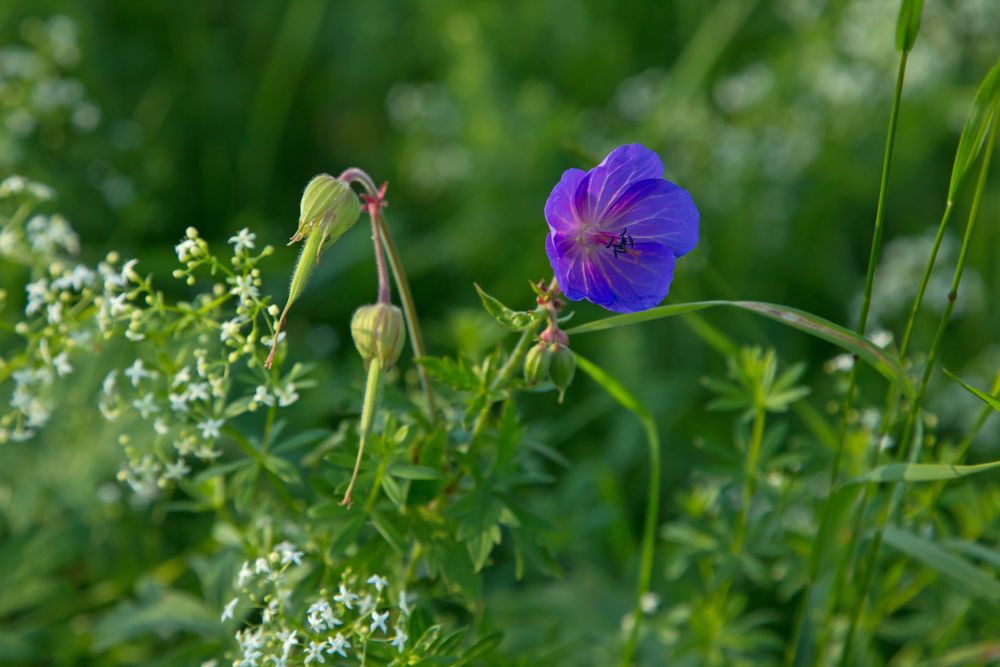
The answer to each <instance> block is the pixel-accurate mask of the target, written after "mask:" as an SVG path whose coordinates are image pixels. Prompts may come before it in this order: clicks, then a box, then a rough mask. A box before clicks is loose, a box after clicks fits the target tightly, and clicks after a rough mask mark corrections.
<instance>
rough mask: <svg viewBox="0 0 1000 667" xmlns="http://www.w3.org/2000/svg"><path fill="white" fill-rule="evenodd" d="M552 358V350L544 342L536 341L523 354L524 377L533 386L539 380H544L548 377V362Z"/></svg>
mask: <svg viewBox="0 0 1000 667" xmlns="http://www.w3.org/2000/svg"><path fill="white" fill-rule="evenodd" d="M551 359H552V352H551V350H549V346H548V345H546V344H545V343H538V344H537V345H535V346H534V347H533V348H531V349H530V350H528V353H527V354H526V355H524V379H525V381H526V382H527V383H528V384H529V385H531V386H535V385H536V384H538V383H540V382H545V380H547V379H548V377H549V363H550V361H551Z"/></svg>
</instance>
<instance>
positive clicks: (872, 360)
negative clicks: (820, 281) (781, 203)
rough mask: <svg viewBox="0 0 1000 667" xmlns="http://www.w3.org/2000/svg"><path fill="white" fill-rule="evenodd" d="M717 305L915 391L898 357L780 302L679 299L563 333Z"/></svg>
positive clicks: (908, 392) (907, 392) (909, 391)
mask: <svg viewBox="0 0 1000 667" xmlns="http://www.w3.org/2000/svg"><path fill="white" fill-rule="evenodd" d="M716 306H728V307H730V308H740V309H742V310H748V311H750V312H753V313H757V314H758V315H763V316H764V317H767V318H769V319H772V320H774V321H776V322H780V323H782V324H785V325H788V326H790V327H792V328H794V329H798V330H799V331H804V332H806V333H808V334H812V335H813V336H816V337H817V338H821V339H822V340H825V341H827V342H828V343H833V344H834V345H836V346H838V347H840V348H842V349H844V350H847V351H848V352H852V353H854V354H856V355H858V357H859V358H861V359H863V360H864V361H865V362H866V363H868V364H869V365H870V366H871V367H872V368H874V369H875V370H876V371H878V372H879V373H881V374H882V375H883V376H885V378H886V379H888V380H889V381H890V382H892V383H894V384H895V385H896V386H898V387H899V389H900V390H901V391H902V392H903V394H905V395H906V396H908V397H910V398H912V397H913V396H914V395H915V394H916V392H915V390H914V388H913V382H912V381H911V380H910V377H909V376H908V375H907V374H906V371H904V370H903V367H902V366H900V364H899V361H898V360H897V359H895V358H893V357H892V356H891V355H889V354H888V353H887V352H886V351H885V350H883V349H882V348H880V347H879V346H877V345H875V344H874V343H872V342H871V341H870V340H868V339H867V338H865V337H863V336H859V335H858V334H856V333H854V332H853V331H851V330H850V329H845V328H844V327H842V326H840V325H839V324H834V323H833V322H831V321H829V320H827V319H824V318H822V317H820V316H818V315H813V314H812V313H807V312H806V311H804V310H799V309H798V308H791V307H789V306H780V305H777V304H773V303H762V302H760V301H696V302H692V303H680V304H675V305H672V306H659V307H657V308H650V309H649V310H644V311H642V312H641V313H628V314H625V315H613V316H611V317H606V318H604V319H600V320H596V321H594V322H587V323H586V324H581V325H580V326H577V327H573V328H572V329H570V330H568V331H567V332H566V333H568V334H570V335H573V334H581V333H590V332H592V331H603V330H604V329H614V328H616V327H622V326H626V325H629V324H638V323H640V322H648V321H650V320H658V319H662V318H665V317H673V316H674V315H681V314H683V313H690V312H692V311H696V310H702V309H704V308H713V307H716Z"/></svg>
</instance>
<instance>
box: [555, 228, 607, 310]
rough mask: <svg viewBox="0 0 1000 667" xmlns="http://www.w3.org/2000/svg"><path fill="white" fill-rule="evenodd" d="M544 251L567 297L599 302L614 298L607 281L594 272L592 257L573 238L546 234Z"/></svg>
mask: <svg viewBox="0 0 1000 667" xmlns="http://www.w3.org/2000/svg"><path fill="white" fill-rule="evenodd" d="M545 252H546V253H547V254H548V256H549V263H550V264H552V272H553V273H554V274H555V277H556V282H558V283H559V288H560V289H561V290H562V293H563V294H564V295H565V296H566V298H567V299H569V300H570V301H579V300H581V299H587V300H588V301H592V302H593V303H596V304H598V305H604V304H605V303H612V302H613V301H614V300H615V295H614V294H613V293H612V292H611V288H610V287H609V286H608V283H607V280H606V279H605V278H604V277H603V276H602V275H600V274H599V273H598V272H597V271H595V267H594V264H593V262H592V260H591V257H592V256H591V255H590V254H588V252H587V249H586V248H585V247H583V246H582V245H581V244H579V243H578V242H577V241H576V240H575V239H574V238H573V237H571V236H566V235H564V234H549V235H548V236H547V237H546V238H545Z"/></svg>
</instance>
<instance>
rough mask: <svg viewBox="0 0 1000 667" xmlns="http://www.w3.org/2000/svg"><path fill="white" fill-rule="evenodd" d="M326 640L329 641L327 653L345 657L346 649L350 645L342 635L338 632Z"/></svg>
mask: <svg viewBox="0 0 1000 667" xmlns="http://www.w3.org/2000/svg"><path fill="white" fill-rule="evenodd" d="M327 642H329V648H328V649H327V652H328V653H336V654H337V655H339V656H340V657H342V658H346V657H347V649H349V648H351V645H350V644H349V643H348V641H347V640H346V639H344V635H342V634H340V633H339V632H338V633H337V636H336V637H334V638H333V639H327Z"/></svg>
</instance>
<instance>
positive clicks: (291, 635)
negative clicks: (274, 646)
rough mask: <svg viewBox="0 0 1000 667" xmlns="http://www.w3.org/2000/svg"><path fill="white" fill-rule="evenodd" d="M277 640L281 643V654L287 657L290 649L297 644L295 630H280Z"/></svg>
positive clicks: (297, 639)
mask: <svg viewBox="0 0 1000 667" xmlns="http://www.w3.org/2000/svg"><path fill="white" fill-rule="evenodd" d="M278 639H279V640H280V641H281V653H282V655H284V656H287V655H288V654H289V653H290V652H291V650H292V647H293V646H295V645H297V644H298V643H299V637H298V633H296V632H295V630H282V631H281V632H279V633H278Z"/></svg>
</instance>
